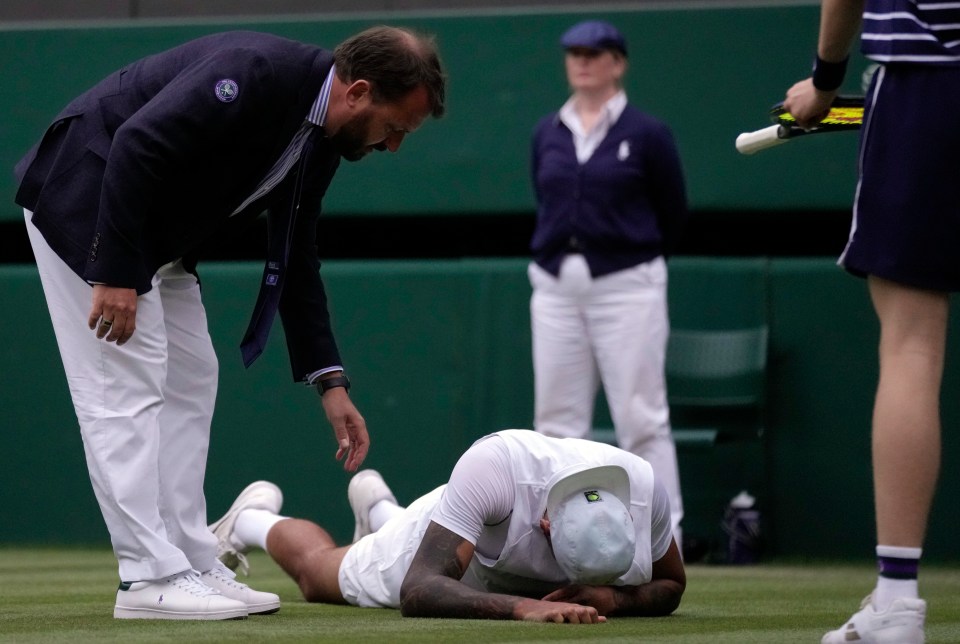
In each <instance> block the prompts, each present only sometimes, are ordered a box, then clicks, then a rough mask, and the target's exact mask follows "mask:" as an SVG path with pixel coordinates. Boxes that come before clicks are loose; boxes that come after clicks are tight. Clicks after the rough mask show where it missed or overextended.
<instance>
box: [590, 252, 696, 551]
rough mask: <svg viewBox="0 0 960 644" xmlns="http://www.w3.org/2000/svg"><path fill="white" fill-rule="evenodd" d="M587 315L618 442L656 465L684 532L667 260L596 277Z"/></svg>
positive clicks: (674, 516) (675, 524)
mask: <svg viewBox="0 0 960 644" xmlns="http://www.w3.org/2000/svg"><path fill="white" fill-rule="evenodd" d="M585 311H586V315H587V335H588V336H589V338H590V340H591V342H592V343H593V347H594V353H595V355H596V358H597V364H598V367H599V369H600V377H601V380H602V381H603V387H604V392H605V394H606V397H607V405H608V406H609V408H610V415H611V417H612V419H613V424H614V429H615V430H616V435H617V443H618V444H619V445H620V447H621V448H623V449H625V450H627V451H628V452H631V453H633V454H636V455H638V456H640V457H642V458H644V459H645V460H646V461H647V462H649V463H650V465H651V466H652V467H653V471H654V474H655V475H656V476H657V478H659V479H660V481H661V483H662V484H663V486H664V488H665V489H666V491H667V495H668V496H669V497H670V511H671V515H672V520H673V526H674V531H675V532H677V527H678V526H679V524H680V521H681V519H682V518H683V501H682V498H681V495H680V475H679V471H678V467H677V451H676V445H675V443H674V441H673V435H672V434H671V430H670V408H669V405H668V404H667V392H666V382H665V376H664V365H665V363H666V351H667V338H668V335H669V328H670V327H669V316H668V312H667V268H666V263H665V262H664V260H663V259H662V258H657V259H654V260H652V261H650V262H646V263H644V264H640V265H639V266H634V267H633V268H629V269H626V270H623V271H618V272H616V273H613V274H610V275H606V276H604V277H601V278H598V279H596V280H594V281H593V286H592V288H591V291H590V297H589V302H588V304H587V306H586V307H585ZM678 534H679V533H678ZM678 545H679V544H678Z"/></svg>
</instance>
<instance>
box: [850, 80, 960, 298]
mask: <svg viewBox="0 0 960 644" xmlns="http://www.w3.org/2000/svg"><path fill="white" fill-rule="evenodd" d="M865 114H866V116H865V118H864V125H863V128H862V129H861V131H860V159H859V175H860V177H859V181H858V183H857V193H856V198H855V201H854V206H853V222H852V225H851V229H850V238H849V240H848V242H847V246H846V248H845V249H844V251H843V253H842V254H841V255H840V258H839V260H838V264H839V265H840V266H842V267H843V268H845V269H846V270H847V271H849V272H851V273H853V274H854V275H858V276H860V277H865V276H867V275H875V276H877V277H882V278H884V279H888V280H891V281H893V282H898V283H900V284H904V285H907V286H913V287H916V288H922V289H931V290H936V291H960V127H957V124H956V118H957V116H958V115H960V67H941V66H933V65H887V66H881V67H880V68H879V69H878V71H877V73H876V74H875V75H874V78H873V82H872V83H871V85H870V89H869V91H868V92H867V104H866V112H865Z"/></svg>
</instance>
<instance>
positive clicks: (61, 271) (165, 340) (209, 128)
mask: <svg viewBox="0 0 960 644" xmlns="http://www.w3.org/2000/svg"><path fill="white" fill-rule="evenodd" d="M445 82H446V81H445V75H444V71H443V69H442V65H441V62H440V58H439V55H438V53H437V50H436V47H435V45H434V43H433V40H432V38H431V37H429V36H425V35H423V34H419V33H416V32H414V31H412V30H407V29H399V28H395V27H374V28H371V29H368V30H366V31H363V32H361V33H359V34H357V35H355V36H353V37H351V38H349V39H347V40H346V41H344V42H343V43H341V44H340V45H339V46H338V47H337V48H336V49H335V50H334V51H327V50H324V49H321V48H319V47H316V46H313V45H309V44H305V43H301V42H296V41H293V40H288V39H285V38H281V37H278V36H274V35H270V34H265V33H255V32H249V31H246V32H245V31H236V32H227V33H219V34H213V35H209V36H205V37H202V38H198V39H196V40H193V41H191V42H188V43H185V44H183V45H180V46H178V47H175V48H173V49H170V50H168V51H165V52H161V53H158V54H156V55H152V56H148V57H146V58H144V59H141V60H139V61H136V62H133V63H131V64H129V65H127V66H125V67H123V68H122V69H120V70H118V71H116V72H114V73H113V74H111V75H109V76H107V77H106V78H105V79H103V80H102V81H101V82H99V83H98V84H96V85H95V86H94V87H93V88H91V89H90V90H88V91H87V92H85V93H84V94H82V95H81V96H79V97H77V98H76V99H74V100H73V101H72V102H70V104H69V105H67V106H66V107H65V108H64V109H63V110H62V111H61V112H60V114H59V115H57V117H56V118H55V119H54V121H53V123H52V124H51V125H50V127H49V128H48V129H47V131H46V133H45V134H44V136H43V137H42V138H41V140H40V141H39V142H38V143H37V145H35V146H34V147H33V149H31V150H30V151H29V152H28V153H27V155H26V156H25V157H24V158H23V159H22V160H21V161H20V162H19V163H18V164H17V167H16V175H17V178H18V179H19V182H20V185H19V190H18V192H17V195H16V202H17V204H19V205H20V206H22V207H23V208H24V213H25V217H26V221H27V229H28V233H29V236H30V240H31V244H32V246H33V250H34V254H35V256H36V260H37V267H38V269H39V272H40V276H41V282H42V284H43V289H44V294H45V296H46V299H47V304H48V307H49V309H50V314H51V319H52V321H53V326H54V330H55V332H56V336H57V342H58V345H59V347H60V353H61V356H62V358H63V363H64V368H65V371H66V374H67V380H68V383H69V386H70V392H71V396H72V399H73V403H74V407H75V409H76V413H77V418H78V420H79V424H80V429H81V435H82V437H83V443H84V450H85V453H86V458H87V464H88V470H89V473H90V478H91V482H92V484H93V488H94V492H95V494H96V497H97V500H98V502H99V504H100V508H101V511H102V513H103V517H104V520H105V522H106V524H107V528H108V530H109V532H110V537H111V541H112V544H113V548H114V552H115V554H116V556H117V559H118V562H119V573H120V579H121V585H120V589H119V590H118V591H117V602H116V606H115V608H114V616H115V617H117V618H154V619H232V618H243V617H246V616H247V615H248V614H260V613H270V612H275V611H277V610H279V607H280V603H279V599H278V597H277V596H276V595H273V594H271V593H263V592H258V591H255V590H253V589H251V588H249V587H248V586H247V585H245V584H242V583H240V582H238V581H236V579H235V578H234V576H233V573H232V572H231V571H229V570H228V569H226V568H225V567H223V566H222V565H221V564H220V563H219V561H218V560H217V539H216V538H215V537H214V535H213V534H212V533H211V532H210V530H209V529H208V528H207V521H206V503H205V500H204V495H203V481H204V471H205V467H206V455H207V449H208V446H209V434H210V423H211V419H212V415H213V409H214V401H215V398H216V391H217V370H218V365H217V357H216V355H215V353H214V350H213V346H212V343H211V340H210V335H209V332H208V330H207V321H206V315H205V312H204V308H203V304H202V301H201V297H200V288H199V280H198V277H197V271H196V265H197V259H198V253H199V250H200V249H201V247H202V246H203V245H204V244H205V243H207V242H209V241H211V240H215V239H218V238H222V237H223V236H224V235H225V234H226V233H227V229H228V228H232V227H234V226H242V225H244V224H248V223H250V222H252V221H253V220H254V219H255V218H256V217H258V216H259V215H260V214H261V213H262V212H264V211H267V213H268V231H269V240H268V246H269V251H268V257H267V262H266V265H265V268H264V274H263V282H262V284H261V292H260V297H259V298H258V301H257V304H256V307H255V310H254V314H253V319H252V320H251V322H250V327H249V329H248V331H247V334H246V335H245V337H244V339H243V342H242V345H241V348H242V352H243V357H244V362H245V364H247V365H249V364H250V363H252V362H253V360H255V359H256V358H257V356H259V355H260V352H261V351H262V350H263V347H264V344H265V342H266V337H267V333H268V332H269V329H270V326H271V323H272V321H273V317H274V313H275V312H277V311H279V314H280V318H281V320H282V322H283V326H284V332H285V335H286V340H287V346H288V349H289V354H290V362H291V367H292V370H293V378H294V380H295V381H300V382H306V383H309V384H315V385H316V386H317V389H318V391H319V392H320V396H321V401H322V405H323V407H324V412H325V414H326V416H327V419H328V420H329V421H330V423H331V424H332V426H333V429H334V434H335V436H336V439H337V442H338V449H337V453H336V458H337V460H341V459H342V460H344V468H345V469H346V470H348V471H356V470H357V468H358V467H359V466H360V464H361V463H362V462H363V460H364V458H365V456H366V453H367V450H368V448H369V437H368V433H367V428H366V424H365V422H364V419H363V417H362V416H361V414H360V413H359V411H358V410H357V409H356V408H355V407H354V405H353V404H352V402H351V401H350V398H349V396H348V393H347V392H348V390H349V384H350V383H349V381H348V380H347V378H346V377H345V376H344V374H343V367H342V364H341V360H340V355H339V352H338V350H337V345H336V342H335V339H334V335H333V333H332V330H331V327H330V319H329V314H328V311H327V303H326V295H325V293H324V288H323V283H322V281H321V278H320V274H319V258H318V254H317V247H316V228H317V220H318V217H319V215H320V204H321V200H322V198H323V195H324V193H325V192H326V190H327V187H328V186H329V184H330V181H331V179H332V178H333V176H334V174H335V172H336V170H337V167H338V166H339V163H340V159H341V158H345V159H347V160H350V161H355V160H358V159H360V158H362V157H363V156H365V155H366V154H368V153H369V152H372V151H374V150H378V151H385V150H387V151H391V152H395V151H396V150H397V149H398V148H399V147H400V145H401V143H402V141H403V139H404V137H405V136H406V135H407V134H408V133H410V132H413V131H414V130H416V129H417V128H418V127H419V126H420V125H421V124H422V123H423V121H424V120H426V118H427V117H429V116H433V117H435V118H439V117H441V116H442V115H443V113H444V110H445V106H444V99H445Z"/></svg>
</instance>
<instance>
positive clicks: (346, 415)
mask: <svg viewBox="0 0 960 644" xmlns="http://www.w3.org/2000/svg"><path fill="white" fill-rule="evenodd" d="M320 400H321V402H322V404H323V410H324V412H326V414H327V420H328V421H330V424H331V425H332V426H333V433H334V436H336V438H337V455H336V459H337V460H338V461H340V460H343V469H345V470H346V471H348V472H356V471H357V469H359V467H360V465H361V464H362V463H363V459H365V458H366V457H367V451H368V450H369V449H370V436H369V435H368V434H367V422H366V421H365V420H364V419H363V416H361V415H360V412H359V411H357V408H356V407H354V405H353V402H352V401H351V400H350V395H349V394H347V390H346V389H344V388H343V387H334V388H333V389H330V390H329V391H327V392H325V393H324V394H323V395H322V396H321V397H320Z"/></svg>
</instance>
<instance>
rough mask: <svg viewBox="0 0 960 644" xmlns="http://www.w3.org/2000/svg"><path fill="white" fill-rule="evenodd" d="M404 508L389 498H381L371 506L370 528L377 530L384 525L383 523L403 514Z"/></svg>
mask: <svg viewBox="0 0 960 644" xmlns="http://www.w3.org/2000/svg"><path fill="white" fill-rule="evenodd" d="M403 510H404V508H403V507H402V506H399V505H397V504H396V503H392V502H391V501H389V500H387V499H381V500H380V501H377V502H376V503H374V504H373V507H372V508H370V529H371V530H373V531H374V532H376V531H377V530H379V529H380V528H382V527H383V524H384V523H386V522H387V521H389V520H390V519H392V518H393V517H395V516H397V515H398V514H403Z"/></svg>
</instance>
